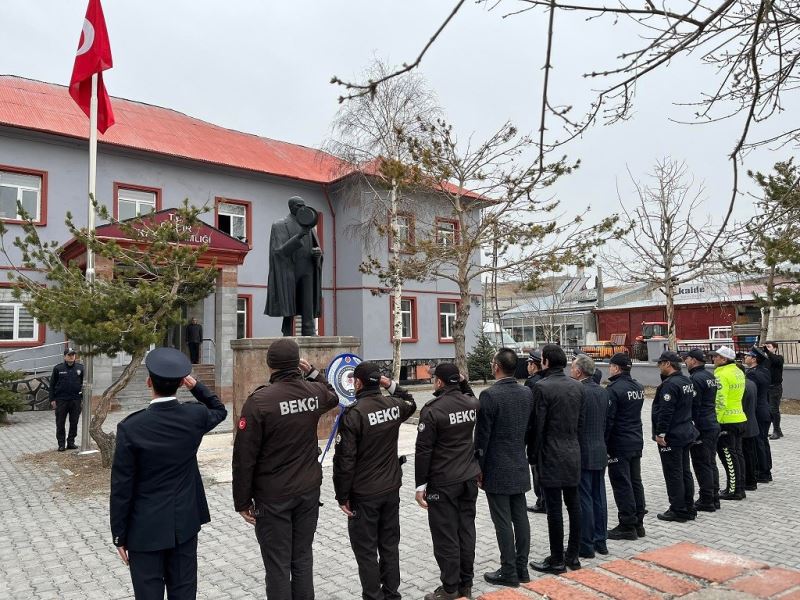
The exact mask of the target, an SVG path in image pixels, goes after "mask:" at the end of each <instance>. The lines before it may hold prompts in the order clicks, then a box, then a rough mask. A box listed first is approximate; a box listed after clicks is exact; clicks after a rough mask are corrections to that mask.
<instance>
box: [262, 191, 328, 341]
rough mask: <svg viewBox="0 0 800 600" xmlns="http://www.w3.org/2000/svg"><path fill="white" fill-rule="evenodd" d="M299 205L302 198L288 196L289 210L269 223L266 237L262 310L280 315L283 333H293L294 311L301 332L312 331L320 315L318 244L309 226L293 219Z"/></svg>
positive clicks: (302, 333)
mask: <svg viewBox="0 0 800 600" xmlns="http://www.w3.org/2000/svg"><path fill="white" fill-rule="evenodd" d="M303 206H305V202H304V201H303V199H302V198H300V197H298V196H293V197H292V198H289V213H290V214H289V215H288V216H287V217H286V218H285V219H281V220H280V221H276V222H275V223H273V224H272V229H271V230H270V237H269V277H268V281H267V307H266V310H264V313H265V314H267V315H269V316H270V317H283V324H282V326H281V332H282V333H283V335H285V336H290V335H294V317H295V315H300V316H301V320H302V327H301V335H304V336H310V335H314V334H315V328H314V319H316V318H317V317H319V316H320V309H321V305H322V248H320V245H319V239H317V234H316V233H315V232H314V230H313V228H312V227H305V226H303V225H301V224H300V223H299V222H298V221H297V218H296V215H297V211H298V210H299V209H300V208H301V207H303Z"/></svg>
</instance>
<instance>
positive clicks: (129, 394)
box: [112, 364, 216, 410]
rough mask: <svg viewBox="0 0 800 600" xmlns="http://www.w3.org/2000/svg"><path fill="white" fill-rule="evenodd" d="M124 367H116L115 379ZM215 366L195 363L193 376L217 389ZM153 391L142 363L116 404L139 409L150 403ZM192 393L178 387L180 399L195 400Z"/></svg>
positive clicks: (124, 408) (211, 388) (129, 408)
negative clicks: (151, 391) (148, 384)
mask: <svg viewBox="0 0 800 600" xmlns="http://www.w3.org/2000/svg"><path fill="white" fill-rule="evenodd" d="M123 369H124V367H114V369H113V372H112V375H113V376H114V379H116V378H117V377H119V375H120V374H121V373H122V371H123ZM214 374H215V366H214V365H211V364H202V365H193V368H192V376H193V377H194V378H195V379H197V380H198V381H202V382H203V383H204V384H205V385H206V387H207V388H208V389H210V390H211V391H212V392H215V391H216V386H215V385H214ZM150 398H151V393H150V388H148V387H147V369H146V368H145V366H144V365H141V366H140V367H139V368H138V369H136V373H134V374H133V377H132V378H131V380H130V381H129V382H128V385H127V387H126V388H125V389H124V390H122V391H121V392H120V393H119V394H117V399H116V404H117V405H118V406H119V407H120V408H122V409H123V410H138V409H140V408H144V407H145V406H147V405H148V404H149V403H150ZM193 399H194V398H193V396H192V394H191V393H190V392H189V391H188V390H187V389H186V388H183V387H182V388H179V389H178V400H180V401H182V402H185V401H187V400H193Z"/></svg>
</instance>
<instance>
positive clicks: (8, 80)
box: [0, 75, 345, 183]
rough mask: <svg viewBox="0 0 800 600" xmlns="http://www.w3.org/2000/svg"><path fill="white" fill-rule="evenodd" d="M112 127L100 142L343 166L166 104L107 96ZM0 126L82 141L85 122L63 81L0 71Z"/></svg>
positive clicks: (262, 163)
mask: <svg viewBox="0 0 800 600" xmlns="http://www.w3.org/2000/svg"><path fill="white" fill-rule="evenodd" d="M111 102H112V105H113V107H114V116H115V117H116V121H117V122H116V125H114V126H113V127H111V128H110V129H109V130H108V131H107V132H106V134H105V135H100V136H99V138H98V139H99V141H100V142H101V143H105V144H109V145H113V146H121V147H125V148H133V149H136V150H143V151H145V152H156V153H158V154H165V155H168V156H177V157H181V158H188V159H191V160H197V161H201V162H207V163H212V164H217V165H225V166H229V167H234V168H237V169H246V170H248V171H257V172H261V173H268V174H271V175H278V176H281V177H289V178H292V179H300V180H304V181H311V182H318V183H328V182H331V181H334V180H336V179H339V178H341V177H342V175H343V174H344V172H345V169H344V168H343V167H344V166H345V164H344V163H342V162H341V161H340V160H338V159H337V158H335V157H334V156H332V155H330V154H327V153H325V152H322V151H321V150H315V149H313V148H307V147H305V146H299V145H297V144H289V143H287V142H280V141H277V140H272V139H269V138H262V137H258V136H256V135H251V134H248V133H242V132H239V131H233V130H231V129H225V128H224V127H219V126H217V125H212V124H211V123H207V122H205V121H201V120H199V119H195V118H192V117H189V116H187V115H184V114H182V113H179V112H177V111H174V110H170V109H167V108H161V107H159V106H151V105H148V104H142V103H140V102H132V101H130V100H124V99H122V98H112V99H111ZM0 124H2V125H9V126H11V127H19V128H22V129H32V130H36V131H43V132H47V133H54V134H56V135H64V136H68V137H73V138H80V139H88V137H89V123H88V121H87V119H86V116H85V115H84V114H83V113H82V112H81V110H80V108H78V105H77V104H75V102H74V101H73V100H72V98H71V97H70V95H69V93H68V88H67V87H66V86H63V85H56V84H52V83H44V82H41V81H34V80H31V79H23V78H20V77H14V76H11V75H0Z"/></svg>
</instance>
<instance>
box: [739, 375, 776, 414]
mask: <svg viewBox="0 0 800 600" xmlns="http://www.w3.org/2000/svg"><path fill="white" fill-rule="evenodd" d="M745 375H746V377H747V379H750V380H752V381H754V382H755V384H756V388H757V389H758V393H757V396H756V419H757V420H758V422H759V423H763V422H765V421H769V420H771V417H770V413H769V385H770V374H769V369H768V368H767V367H766V366H764V365H763V364H762V365H759V366H757V367H753V368H752V369H747V372H746V373H745Z"/></svg>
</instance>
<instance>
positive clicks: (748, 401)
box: [742, 379, 759, 438]
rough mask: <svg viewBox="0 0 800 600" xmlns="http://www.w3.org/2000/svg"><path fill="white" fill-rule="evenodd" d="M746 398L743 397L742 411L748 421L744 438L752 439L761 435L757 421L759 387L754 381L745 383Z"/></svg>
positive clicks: (747, 380) (750, 380)
mask: <svg viewBox="0 0 800 600" xmlns="http://www.w3.org/2000/svg"><path fill="white" fill-rule="evenodd" d="M744 385H745V388H744V396H742V410H743V411H744V414H745V416H746V417H747V421H746V422H745V424H744V433H743V434H742V437H746V438H751V437H756V436H757V435H758V434H759V428H758V419H756V403H757V402H758V386H756V382H755V381H753V380H752V379H745V381H744Z"/></svg>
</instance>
